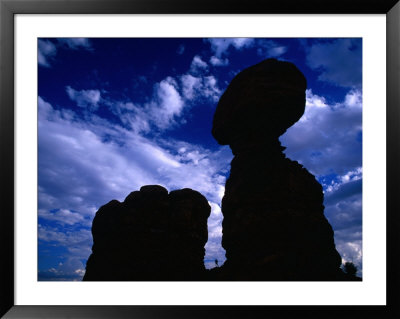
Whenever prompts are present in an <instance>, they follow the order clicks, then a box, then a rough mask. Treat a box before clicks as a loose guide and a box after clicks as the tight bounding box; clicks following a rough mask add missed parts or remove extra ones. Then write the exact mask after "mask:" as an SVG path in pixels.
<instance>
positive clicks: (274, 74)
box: [212, 59, 307, 147]
mask: <svg viewBox="0 0 400 319" xmlns="http://www.w3.org/2000/svg"><path fill="white" fill-rule="evenodd" d="M306 86H307V82H306V79H305V77H304V75H303V74H302V73H301V72H300V71H299V70H298V69H297V67H296V66H295V65H294V64H292V63H290V62H284V61H278V60H276V59H267V60H264V61H262V62H260V63H258V64H256V65H253V66H251V67H249V68H247V69H245V70H243V71H241V72H240V73H239V74H237V75H236V76H235V78H234V79H233V80H232V81H231V83H230V84H229V86H228V88H227V89H226V91H225V92H224V93H223V94H222V96H221V98H220V100H219V103H218V106H217V109H216V111H215V114H214V119H213V128H212V135H213V136H214V138H215V139H216V140H217V141H218V143H220V144H222V145H226V144H229V145H231V147H232V144H235V143H236V141H237V140H245V141H247V142H250V143H253V142H254V140H257V141H260V140H262V139H265V138H267V139H268V140H271V139H273V138H277V137H279V136H280V135H282V134H283V133H284V132H285V131H286V129H287V128H289V127H290V126H292V125H293V124H294V123H295V122H296V121H298V120H299V119H300V117H301V116H302V115H303V113H304V108H305V89H306Z"/></svg>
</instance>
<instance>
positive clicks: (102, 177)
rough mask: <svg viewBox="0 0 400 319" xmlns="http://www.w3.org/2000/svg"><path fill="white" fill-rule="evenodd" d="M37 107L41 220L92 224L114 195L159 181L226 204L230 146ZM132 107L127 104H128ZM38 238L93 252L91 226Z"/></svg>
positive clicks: (215, 236) (217, 251) (214, 228)
mask: <svg viewBox="0 0 400 319" xmlns="http://www.w3.org/2000/svg"><path fill="white" fill-rule="evenodd" d="M165 84H166V85H165V87H164V89H165V91H168V90H172V87H174V85H175V84H174V83H173V81H172V80H169V81H167V82H165ZM160 95H161V97H162V98H161V100H162V101H166V100H168V99H169V98H170V96H172V98H171V100H172V101H174V100H175V98H176V96H175V97H173V96H174V94H173V93H172V94H170V93H168V92H163V93H162V94H160ZM39 104H40V108H39V110H40V111H39V113H41V114H42V115H43V116H41V117H39V123H38V125H39V130H38V134H39V188H38V192H39V194H38V195H39V208H40V217H42V218H45V219H46V220H52V221H55V222H57V223H58V224H59V225H66V226H71V227H79V226H82V225H83V226H86V227H88V226H90V222H91V218H92V217H93V216H94V213H95V211H96V210H97V209H98V208H99V207H100V206H101V205H104V204H105V203H107V202H109V201H110V200H112V199H117V200H119V201H123V200H124V198H125V197H126V196H127V195H128V194H129V193H130V192H131V191H134V190H138V189H140V187H141V186H143V185H149V184H159V185H162V186H164V187H166V188H167V189H168V190H170V191H171V190H174V189H182V188H186V187H188V188H192V189H195V190H197V191H199V192H201V193H202V194H203V195H205V196H206V198H207V199H208V200H209V201H210V202H212V203H220V202H221V198H222V196H223V192H224V185H225V174H226V173H227V171H228V168H229V163H230V160H231V159H232V153H231V152H230V150H229V148H228V147H221V148H220V150H219V151H216V152H211V151H210V150H207V149H204V148H202V147H200V146H197V145H192V144H189V143H186V142H182V141H175V140H170V139H169V140H160V139H159V140H157V141H153V140H151V139H148V138H144V137H142V136H140V135H139V134H138V132H135V131H132V130H127V129H125V128H122V127H120V126H118V125H115V124H110V123H108V122H107V121H105V120H104V119H100V118H99V117H97V116H95V115H93V114H92V117H91V118H90V120H88V119H85V120H84V121H80V120H77V119H75V120H73V121H70V120H69V119H67V118H64V117H62V115H61V114H62V113H61V112H59V111H57V110H54V109H53V108H52V107H51V105H50V104H49V103H48V102H46V101H45V100H43V99H42V98H40V97H39ZM132 105H133V104H132ZM132 105H130V104H125V106H126V109H131V108H132ZM133 108H134V107H133ZM61 181H62V182H61ZM212 207H213V214H212V217H211V221H212V222H211V224H210V226H209V227H210V229H209V230H210V234H212V235H210V244H208V246H207V247H209V248H208V249H212V251H213V252H211V251H208V252H207V254H208V256H209V255H212V256H216V255H218V256H219V260H222V257H223V255H224V252H223V249H222V248H221V245H220V233H221V232H220V220H221V219H222V215H221V214H220V209H219V208H218V207H219V206H218V205H217V204H213V205H212ZM217 219H219V221H218V220H217ZM83 235H84V236H83ZM39 238H40V239H41V240H43V241H45V242H49V241H51V242H56V243H57V245H61V246H65V247H68V251H69V257H71V258H72V257H74V256H75V257H76V256H77V254H80V256H81V255H82V253H87V256H85V257H82V258H87V257H88V256H89V254H90V245H91V235H90V232H89V231H85V232H84V234H82V233H80V232H79V231H78V230H77V231H67V232H65V230H62V231H61V230H58V229H51V228H50V229H49V228H46V229H45V228H43V227H42V228H40V230H39ZM79 238H80V239H79ZM77 242H80V246H79V247H78V246H77V245H76V244H77Z"/></svg>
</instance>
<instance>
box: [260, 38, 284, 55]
mask: <svg viewBox="0 0 400 319" xmlns="http://www.w3.org/2000/svg"><path fill="white" fill-rule="evenodd" d="M256 46H257V47H258V48H257V54H258V55H260V56H262V57H264V58H276V57H279V56H281V55H283V54H285V53H286V52H287V47H285V46H282V45H279V44H277V43H276V42H275V41H272V40H264V39H259V40H257V41H256Z"/></svg>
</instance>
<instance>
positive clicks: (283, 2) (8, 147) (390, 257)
mask: <svg viewBox="0 0 400 319" xmlns="http://www.w3.org/2000/svg"><path fill="white" fill-rule="evenodd" d="M35 13H40V14H46V13H48V14H56V13H62V14H120V13H124V14H128V13H135V14H146V13H152V14H172V13H174V14H217V13H226V14H229V13H241V14H242V13H246V14H256V13H263V14H279V13H285V14H292V13H298V14H304V13H307V14H310V13H312V14H324V13H329V14H385V15H386V21H387V29H386V30H387V32H386V41H387V56H386V57H387V60H386V61H387V68H386V74H387V75H386V76H387V105H386V108H387V109H386V110H387V118H386V124H387V132H386V134H387V139H386V147H387V153H386V156H387V160H386V164H387V169H386V176H387V185H386V187H387V203H386V208H387V211H386V216H387V304H386V306H229V307H227V306H204V307H203V306H28V305H26V306H25V305H24V306H20V305H15V303H14V295H15V290H14V160H15V157H14V16H15V15H16V14H35ZM399 17H400V3H398V0H320V1H317V0H280V1H276V0H271V1H268V0H267V1H262V2H261V1H256V0H254V1H253V0H246V1H243V0H242V1H236V0H234V1H221V0H219V1H218V0H217V1H215V0H213V1H210V0H202V1H198V0H195V1H185V0H69V1H68V0H47V1H46V0H42V1H40V0H0V32H1V34H0V41H1V42H0V43H1V48H0V59H1V61H0V67H1V69H0V70H1V71H0V167H1V170H0V181H1V190H0V203H1V208H0V227H1V228H0V242H1V244H2V245H1V248H0V249H1V255H0V316H3V315H4V316H5V318H204V317H212V318H213V317H215V318H228V317H229V318H258V317H263V318H286V317H288V318H314V317H315V318H319V317H321V316H323V317H325V318H333V317H334V318H361V317H368V318H369V317H371V318H400V307H399V301H400V295H399V292H398V291H399V289H398V287H399V284H400V281H399V274H400V271H399V266H400V265H399V254H400V250H399V249H398V244H399V243H400V241H399V231H398V228H399V226H400V223H399V217H398V213H399V211H400V210H399V201H398V197H399V195H400V194H399V191H398V190H399V187H398V185H397V184H398V180H399V177H400V176H399V169H398V163H399V162H400V156H399V155H400V154H399V146H400V145H399V142H398V137H399V136H400V121H399V119H400V89H399V88H400V81H399V78H400V75H399V72H400V64H399V57H400V52H399V51H400V20H399ZM376 213H381V214H382V213H384V212H376Z"/></svg>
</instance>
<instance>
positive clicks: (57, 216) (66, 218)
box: [39, 209, 91, 226]
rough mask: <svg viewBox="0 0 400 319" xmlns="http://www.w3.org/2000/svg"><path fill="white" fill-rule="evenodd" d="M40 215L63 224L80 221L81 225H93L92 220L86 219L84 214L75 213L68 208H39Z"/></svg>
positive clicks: (72, 223)
mask: <svg viewBox="0 0 400 319" xmlns="http://www.w3.org/2000/svg"><path fill="white" fill-rule="evenodd" d="M39 217H41V218H43V219H46V220H50V221H56V222H57V223H59V224H61V225H74V224H78V223H80V224H81V225H82V224H85V225H88V226H90V225H91V220H89V219H85V217H84V216H83V215H82V214H80V213H74V212H72V211H70V210H68V209H58V210H56V211H55V212H51V211H47V210H39Z"/></svg>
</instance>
